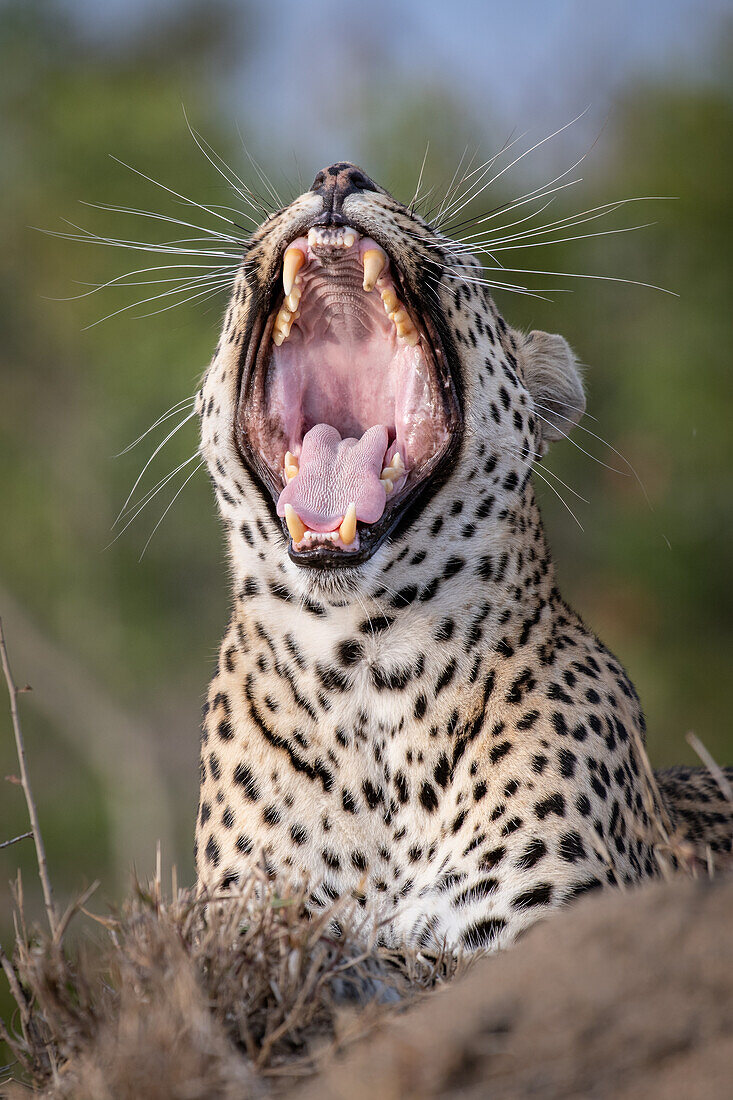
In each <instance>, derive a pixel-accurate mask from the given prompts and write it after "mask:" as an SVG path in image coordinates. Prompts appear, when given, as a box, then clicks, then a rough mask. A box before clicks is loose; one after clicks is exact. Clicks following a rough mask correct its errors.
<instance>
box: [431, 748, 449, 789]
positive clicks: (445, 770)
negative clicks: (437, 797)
mask: <svg viewBox="0 0 733 1100" xmlns="http://www.w3.org/2000/svg"><path fill="white" fill-rule="evenodd" d="M433 779H434V780H435V782H436V783H437V784H438V786H439V787H447V786H448V780H449V779H450V764H449V762H448V757H447V756H446V754H445V753H442V754H441V756H440V758H439V760H438V763H437V764H436V765H435V769H434V771H433Z"/></svg>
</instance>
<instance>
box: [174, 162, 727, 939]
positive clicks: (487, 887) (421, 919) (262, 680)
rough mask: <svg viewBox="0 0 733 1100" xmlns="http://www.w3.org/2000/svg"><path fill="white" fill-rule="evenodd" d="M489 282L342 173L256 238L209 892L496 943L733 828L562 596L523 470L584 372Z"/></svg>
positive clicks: (408, 210)
mask: <svg viewBox="0 0 733 1100" xmlns="http://www.w3.org/2000/svg"><path fill="white" fill-rule="evenodd" d="M483 270H484V269H483V268H482V265H481V262H480V260H479V258H478V257H477V256H476V255H473V254H467V251H466V248H465V247H459V245H458V243H457V242H456V241H455V240H453V239H452V238H451V237H450V236H449V235H448V234H447V233H443V232H441V231H440V229H439V228H436V226H435V225H433V224H431V222H430V221H429V220H428V219H427V217H423V216H422V215H421V214H419V213H417V212H416V210H415V207H414V204H413V205H410V206H408V205H405V204H403V203H402V202H400V201H398V200H397V199H396V198H394V197H393V196H392V195H391V194H390V193H389V192H388V191H387V190H385V189H384V188H383V187H381V186H380V185H378V184H377V183H375V182H374V181H373V180H372V179H371V178H370V177H369V176H368V175H367V174H366V173H365V172H364V171H363V170H362V169H361V168H359V167H358V166H356V165H355V164H352V163H350V162H346V161H343V162H338V163H335V164H332V165H331V166H329V167H327V168H325V169H324V170H323V171H321V172H319V173H318V175H317V176H316V178H315V180H314V182H313V185H312V186H311V188H310V189H309V190H308V191H305V192H304V193H303V194H301V195H299V197H297V198H295V199H294V200H293V201H292V202H290V203H289V204H288V205H286V206H283V207H282V208H280V209H277V210H275V211H273V212H272V213H269V214H268V215H267V217H266V218H265V220H264V221H263V222H262V224H261V225H258V227H257V228H256V230H255V231H254V232H253V234H252V236H251V238H250V239H249V241H248V243H247V245H246V248H245V249H244V251H243V256H242V261H241V264H240V265H239V267H238V270H237V273H236V279H235V282H234V285H233V287H232V292H231V297H230V300H229V302H228V306H227V308H226V312H225V316H224V319H223V323H222V328H221V334H220V338H219V341H218V344H217V347H216V350H215V352H214V355H213V358H212V360H211V363H210V366H209V367H208V369H207V370H206V372H205V375H204V377H203V380H202V382H201V385H200V389H199V390H198V392H197V396H196V406H195V407H196V412H197V413H198V416H199V419H200V428H201V443H200V451H201V455H202V458H203V459H204V461H205V463H206V465H207V468H208V472H209V475H210V479H211V482H212V485H213V491H214V494H215V496H216V501H217V504H218V509H219V512H220V517H221V522H222V524H223V529H224V534H225V540H226V543H227V547H228V560H229V568H230V571H231V617H230V621H229V625H228V627H227V629H226V632H225V634H224V638H223V641H222V643H221V647H220V651H219V656H218V661H217V664H216V670H215V672H214V675H213V678H212V680H211V683H210V687H209V690H208V693H207V696H206V702H205V704H204V716H203V723H202V735H201V755H200V801H199V806H198V814H197V824H196V866H197V877H198V884H199V888H200V889H201V891H203V892H205V893H206V894H207V895H208V896H209V897H212V898H213V897H216V898H220V899H221V898H225V897H230V896H233V894H234V893H236V891H237V890H241V889H242V888H243V887H244V884H245V883H246V882H247V881H248V880H250V879H251V876H253V875H255V874H256V873H257V874H262V873H264V874H265V875H266V876H267V877H268V878H269V879H271V880H273V881H275V882H283V883H287V884H289V885H290V886H293V884H295V885H297V886H298V888H301V889H304V890H306V891H307V892H308V899H309V905H310V906H311V908H312V909H313V910H314V911H318V910H325V909H327V908H328V907H329V906H332V905H336V904H339V903H340V902H341V901H344V903H346V902H348V903H349V904H350V905H353V906H354V907H355V910H356V911H357V912H358V913H360V914H362V915H363V918H364V922H365V923H364V927H366V926H367V924H369V927H370V928H371V929H372V932H371V933H370V935H372V936H376V937H377V942H379V943H381V944H384V945H386V946H387V947H392V948H395V949H398V950H405V949H408V948H409V949H416V950H421V951H427V950H429V949H436V948H437V947H439V948H440V949H443V950H444V949H445V948H446V947H447V948H450V949H454V950H457V951H461V952H466V953H475V952H477V951H487V952H492V951H496V950H499V949H501V948H504V947H506V946H507V945H508V944H510V943H511V942H512V941H514V940H515V939H516V937H517V936H518V935H519V934H520V933H522V932H523V931H524V930H525V929H526V928H528V927H529V926H530V925H531V924H532V923H534V922H535V921H537V920H538V919H539V918H540V917H543V916H545V915H547V914H548V913H549V912H551V911H553V910H555V909H557V908H558V907H561V906H564V905H566V904H568V903H569V902H571V901H572V900H573V899H575V898H577V897H579V896H580V895H582V894H585V893H586V892H588V891H591V890H595V889H598V888H601V887H603V888H605V887H609V886H616V887H621V888H623V887H624V886H630V885H633V884H636V883H640V882H642V881H643V880H646V879H653V878H656V877H659V875H660V874H661V873H662V871H663V869H664V868H665V867H667V869H669V867H670V866H671V865H675V864H676V862H678V861H679V859H680V858H681V857H680V856H679V850H680V843H682V844H683V845H684V844H687V845H698V847H699V846H702V847H703V849H704V851H706V852H707V853H708V856H709V855H710V854H711V853H721V854H724V853H729V852H730V851H731V841H732V838H733V804H731V802H730V801H729V800H728V799H727V798H726V796H725V791H724V790H723V789H721V786H722V787H723V788H724V787H725V784H726V783H727V782H729V780H730V778H731V776H732V775H733V769H728V770H727V771H725V773H721V775H720V776H718V778H717V779H716V778H715V777H714V776H713V775H712V774H711V773H710V772H708V771H706V770H705V769H694V768H678V769H671V770H667V771H661V772H657V773H656V774H655V773H654V772H653V771H652V769H651V766H650V763H649V759H648V756H647V753H646V748H645V720H644V715H643V713H642V708H641V704H640V701H639V698H638V696H637V693H636V690H635V688H634V686H633V684H632V682H631V680H630V679H629V676H628V675H627V673H626V671H625V669H624V668H623V666H622V665H621V663H620V662H619V661H618V660H617V659H616V657H615V656H614V655H613V654H612V653H611V652H610V651H609V650H608V649H607V648H606V647H605V646H604V645H603V643H602V642H601V641H599V639H598V638H597V637H596V636H595V634H594V633H593V632H592V631H591V630H590V629H589V628H588V627H587V626H586V625H585V623H584V622H583V620H582V619H581V618H580V616H579V615H578V614H577V613H576V612H575V611H574V610H572V609H571V608H570V607H569V606H568V604H567V603H566V602H565V601H564V600H563V598H562V596H561V594H560V592H559V591H558V587H557V583H556V577H555V570H554V564H553V560H552V557H551V554H550V550H549V547H548V543H547V539H546V537H545V533H544V529H543V523H542V518H541V515H540V511H539V507H538V503H537V498H536V493H535V482H534V476H533V475H534V472H535V470H536V467H538V466H539V464H541V462H542V460H543V458H544V456H545V455H546V453H547V450H548V448H549V446H550V445H551V444H552V443H553V442H555V441H557V440H560V439H562V438H565V437H567V436H568V435H569V434H570V432H571V431H572V429H573V428H575V426H576V425H577V424H578V423H579V421H580V419H581V417H582V416H583V414H584V412H585V394H584V387H583V381H582V377H581V370H580V367H579V365H578V361H577V359H576V356H575V354H574V352H573V351H572V350H571V348H570V345H569V344H568V342H567V341H566V339H565V338H564V337H562V336H560V335H556V334H550V333H546V332H540V331H531V332H529V333H523V332H520V331H519V330H518V329H513V328H512V327H510V325H508V324H507V322H506V321H505V320H504V318H503V317H502V315H501V313H500V312H499V310H498V308H497V306H496V304H495V302H494V299H493V297H492V294H491V288H490V287H487V286H486V280H485V279H484V278H482V272H483ZM680 838H681V840H680ZM676 852H677V854H675V853H676Z"/></svg>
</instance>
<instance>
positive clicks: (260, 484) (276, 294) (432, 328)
mask: <svg viewBox="0 0 733 1100" xmlns="http://www.w3.org/2000/svg"><path fill="white" fill-rule="evenodd" d="M322 224H323V223H322V222H320V223H319V221H318V219H311V220H310V221H309V222H308V223H307V224H302V223H301V225H300V226H298V227H296V228H295V229H290V231H289V233H288V236H287V238H286V239H284V240H283V241H282V244H281V247H280V249H279V250H278V254H277V258H276V261H275V264H274V271H273V272H272V273H271V275H270V277H269V279H268V278H266V279H264V280H262V281H259V282H255V285H254V286H253V288H252V289H253V291H254V293H253V295H252V302H253V308H252V311H251V313H250V318H251V320H250V323H249V331H248V332H247V336H246V339H245V342H244V347H243V353H242V357H241V360H240V374H239V380H238V387H237V389H238V402H237V412H236V415H235V422H234V437H235V442H236V446H237V449H238V452H239V454H240V456H241V457H242V459H243V461H244V463H245V465H246V466H247V468H248V469H249V470H250V472H251V473H252V474H253V475H254V482H255V484H256V486H257V488H258V490H259V491H260V493H261V495H262V497H263V499H264V501H265V502H266V504H267V506H268V508H269V510H270V512H271V514H272V516H273V519H274V520H275V521H276V522H277V523H279V525H280V527H281V529H282V531H283V534H284V535H285V537H286V539H287V548H288V555H289V557H290V559H291V561H293V562H294V563H295V564H297V565H299V566H302V567H303V568H306V569H315V570H334V571H341V572H343V571H347V570H349V569H353V568H356V567H358V566H361V565H363V564H364V563H365V562H367V561H368V560H369V559H370V558H371V557H372V556H373V555H374V554H375V553H376V551H377V550H378V549H379V547H380V546H382V544H383V543H384V542H385V541H386V540H387V539H388V538H390V537H392V536H396V535H397V534H399V533H401V532H402V531H403V530H405V529H406V528H407V527H409V525H410V523H411V522H413V520H414V519H415V518H416V517H417V515H418V514H419V513H420V511H422V509H423V508H424V506H425V504H426V503H427V502H428V500H429V499H430V498H431V496H432V495H433V493H434V492H435V491H436V490H437V489H438V488H439V487H440V485H441V484H442V483H443V481H444V480H445V475H446V473H447V471H448V469H449V468H450V467H451V466H452V462H453V459H454V458H455V455H456V453H457V451H458V450H459V448H460V445H461V442H462V437H463V427H464V423H463V411H462V406H461V402H460V399H459V392H458V386H457V381H456V380H457V378H458V377H459V376H458V372H457V371H456V370H455V369H454V362H455V359H456V357H455V351H454V349H453V348H452V346H451V345H450V344H449V341H448V340H447V339H445V338H444V337H442V336H441V330H442V332H443V333H445V332H446V325H445V323H444V320H443V318H442V316H440V315H439V313H438V311H436V310H435V306H434V305H433V306H428V304H427V303H426V302H424V301H422V300H421V295H420V294H419V292H418V291H415V290H414V289H413V288H412V287H411V286H410V285H409V283H408V280H407V279H406V278H405V276H404V273H403V270H402V268H401V267H400V265H399V262H398V261H397V260H396V259H395V256H394V253H393V249H392V248H391V246H390V242H389V241H386V240H385V239H384V234H381V233H379V231H378V228H377V227H371V226H370V227H369V229H366V228H365V227H364V226H363V225H360V224H359V219H358V218H352V217H349V223H348V224H349V226H351V227H352V228H353V229H355V230H356V231H357V232H358V233H359V234H360V235H361V236H362V237H371V238H372V239H373V240H375V241H376V242H377V243H378V244H379V245H380V247H381V248H382V249H383V250H384V252H385V253H386V255H387V258H388V261H389V267H390V277H391V279H392V280H393V282H394V285H395V286H396V288H397V290H398V296H399V299H400V301H402V302H403V303H404V304H405V306H406V307H407V308H408V310H409V313H410V317H411V320H412V322H413V324H414V326H415V327H416V328H417V330H418V332H419V335H420V340H421V345H422V346H424V347H425V348H427V349H428V352H429V355H430V358H431V362H432V367H431V369H432V370H434V372H435V375H436V379H437V387H436V392H437V394H439V395H440V397H441V398H442V409H441V416H442V418H443V420H442V423H443V425H444V427H445V429H446V431H447V443H446V444H445V445H444V446H442V447H441V448H440V449H438V450H437V452H436V453H434V454H433V455H432V456H431V457H430V458H429V459H428V460H427V461H426V462H424V463H423V464H422V465H421V466H420V468H419V476H418V477H417V479H416V480H415V481H414V482H413V481H412V479H410V478H408V479H407V483H406V484H405V485H404V487H403V488H402V489H401V490H400V491H399V493H398V495H397V498H396V499H395V500H394V501H393V502H388V504H387V507H386V508H385V511H384V513H383V514H382V516H381V518H380V519H378V520H377V521H376V522H374V523H362V522H360V523H359V529H358V540H357V541H358V549H355V550H346V549H341V548H338V547H335V546H333V545H324V544H321V545H318V546H314V547H313V548H310V549H305V548H301V549H296V548H295V547H294V545H293V541H292V539H291V537H290V532H289V531H288V528H287V525H286V523H285V520H284V519H282V518H281V517H280V516H279V515H278V513H277V500H278V498H279V496H280V493H281V491H282V488H283V486H282V482H281V480H280V479H279V477H278V473H277V471H276V470H275V469H274V468H273V466H272V465H271V464H270V463H269V462H267V461H265V460H264V458H263V456H262V454H261V453H260V450H259V449H258V448H256V447H255V446H254V445H253V441H252V438H251V435H250V430H249V427H248V421H249V419H250V418H249V417H246V416H245V414H246V413H248V412H249V410H250V409H252V408H253V407H262V408H264V407H266V404H265V393H266V388H267V380H268V365H269V364H268V361H269V357H270V354H271V347H270V343H271V339H272V331H273V325H274V322H275V317H276V314H277V308H279V305H281V304H282V299H283V294H282V284H281V279H280V273H281V271H282V263H283V257H284V254H285V252H286V251H287V250H288V248H289V247H290V246H291V243H292V242H293V241H294V240H296V239H297V237H298V236H299V235H300V234H302V233H306V234H307V233H308V231H309V230H310V229H311V228H314V227H316V228H321V227H322ZM263 284H264V285H263ZM276 307H277V308H276Z"/></svg>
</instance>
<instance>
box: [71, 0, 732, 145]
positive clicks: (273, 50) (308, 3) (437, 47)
mask: <svg viewBox="0 0 733 1100" xmlns="http://www.w3.org/2000/svg"><path fill="white" fill-rule="evenodd" d="M176 3H177V4H179V5H181V4H182V0H104V2H100V0H63V6H65V7H66V9H67V10H69V11H72V12H73V13H74V14H75V15H77V16H78V17H80V19H81V20H83V23H84V26H85V27H86V30H87V33H88V34H89V35H90V37H92V38H95V39H98V40H102V41H105V42H106V43H111V42H114V41H115V40H117V39H119V38H120V37H122V38H124V37H126V36H127V35H129V34H133V33H137V32H139V31H140V30H144V28H145V26H146V24H147V23H148V22H149V21H150V20H151V18H152V19H154V18H156V17H160V16H162V15H164V13H165V12H166V11H169V10H171V9H172V8H173V7H174V6H175V4H176ZM246 7H250V9H254V12H255V15H256V20H255V26H256V47H257V48H256V52H255V56H254V57H253V56H251V51H250V50H248V49H247V48H246V46H247V43H246V40H245V35H246V34H247V22H248V21H247V20H246V19H245V18H243V17H242V13H243V11H244V9H245V8H246ZM232 12H233V21H232V38H233V41H234V43H235V47H236V44H237V43H240V42H241V45H242V51H241V52H242V58H243V61H242V64H241V65H240V66H238V68H237V71H236V74H235V78H234V80H233V82H232V83H230V84H227V86H226V87H225V88H223V89H222V93H223V102H224V107H225V113H226V114H228V115H229V116H230V117H231V119H232V124H233V125H234V124H236V121H237V118H238V115H239V116H240V117H241V115H242V114H243V113H245V111H246V115H247V117H248V118H249V119H252V118H255V119H258V120H259V124H260V133H259V135H257V141H258V143H259V144H260V145H263V144H265V145H266V144H267V143H268V140H269V139H270V138H271V136H272V135H276V142H277V144H278V145H279V146H280V147H281V148H290V149H293V150H294V151H296V152H300V151H301V150H302V149H304V148H307V149H308V154H309V155H308V159H309V161H310V160H312V161H313V162H314V163H316V162H317V163H319V164H320V163H321V162H323V163H326V162H328V161H329V160H333V159H340V158H342V157H344V156H350V157H354V158H358V156H359V153H360V123H359V117H358V113H359V104H360V103H362V102H365V101H366V93H367V92H368V91H369V90H370V89H373V88H374V87H378V88H379V89H381V90H382V91H383V92H384V93H385V95H386V99H387V100H388V101H389V98H390V95H393V96H398V95H399V94H400V91H401V89H402V88H404V87H405V86H406V84H405V82H407V81H411V78H412V77H414V76H415V75H416V74H417V76H418V77H421V78H422V79H423V80H427V81H430V80H435V81H442V82H443V83H444V84H446V85H448V86H450V87H451V88H452V89H454V90H455V93H456V97H457V98H458V100H459V101H460V102H461V104H462V105H465V111H466V114H467V116H469V122H470V125H471V130H472V133H473V132H474V131H475V137H476V141H477V144H479V145H480V144H482V143H483V141H485V140H486V139H487V137H488V133H489V121H490V122H492V123H496V122H497V121H498V122H499V123H500V125H501V126H505V127H506V129H507V132H508V131H510V130H514V129H515V128H516V129H518V130H521V131H524V130H530V131H531V133H533V134H534V133H536V134H537V135H540V134H542V133H548V132H549V131H550V130H553V129H554V128H555V127H556V126H558V125H561V124H562V123H564V122H566V121H568V120H569V119H570V118H572V117H573V116H574V115H575V114H577V113H578V112H579V111H582V110H583V109H584V108H586V107H588V108H589V110H588V114H587V116H586V118H585V119H584V120H583V122H582V123H581V124H580V126H579V127H576V128H575V129H574V131H573V134H572V136H571V139H570V141H571V145H570V146H569V147H571V148H573V149H576V150H577V149H578V148H579V147H580V146H581V145H582V144H583V143H584V141H585V140H586V138H587V137H590V138H591V140H592V138H593V137H594V136H595V135H596V134H597V133H598V132H599V130H600V128H601V127H602V126H603V123H604V121H605V120H606V119H607V117H608V114H609V110H610V109H611V105H612V103H613V100H614V97H615V95H616V94H617V92H618V91H619V90H620V89H622V88H623V87H624V86H625V85H626V84H627V83H628V81H629V80H630V78H632V77H634V76H636V75H638V74H639V73H647V74H650V75H651V74H655V73H658V72H659V71H665V72H668V73H669V72H672V73H677V74H678V75H680V76H683V75H684V76H685V77H686V78H688V79H689V78H693V79H707V78H708V77H709V75H710V74H709V73H707V72H706V66H708V65H709V58H710V55H711V49H714V46H715V43H716V41H717V39H718V37H719V36H720V34H721V33H722V32H723V28H726V24H727V33H729V34H730V33H733V0H696V2H695V0H646V2H645V0H613V2H610V3H609V2H603V0H513V2H512V3H506V2H504V0H502V2H497V0H441V2H439V3H438V2H431V0H369V2H368V3H366V2H361V3H349V2H345V0H279V2H274V3H257V2H253V3H252V4H250V5H245V4H242V3H239V2H237V0H232ZM235 53H236V49H235ZM186 92H187V89H186V77H185V74H182V75H181V96H182V99H184V100H186V99H187V94H186ZM189 102H190V101H189ZM192 106H194V107H195V105H193V104H192ZM253 107H254V110H253V109H252V108H253ZM484 120H485V121H486V130H485V131H483V132H482V128H483V125H484ZM424 123H425V132H426V134H427V135H429V131H430V119H425V120H424ZM494 132H495V131H494ZM566 148H567V147H566ZM565 153H566V149H565V148H563V142H562V141H560V142H559V143H556V145H555V147H554V150H553V151H552V152H549V153H548V156H557V157H561V156H564V155H565Z"/></svg>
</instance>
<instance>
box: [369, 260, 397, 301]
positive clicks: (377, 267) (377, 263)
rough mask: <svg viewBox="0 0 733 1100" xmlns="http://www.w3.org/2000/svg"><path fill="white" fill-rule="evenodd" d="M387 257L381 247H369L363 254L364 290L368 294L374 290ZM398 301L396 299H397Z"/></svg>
mask: <svg viewBox="0 0 733 1100" xmlns="http://www.w3.org/2000/svg"><path fill="white" fill-rule="evenodd" d="M386 260H387V257H386V256H385V254H384V252H382V250H381V248H368V249H367V250H366V252H365V253H364V255H363V256H362V263H363V264H364V290H365V291H366V292H367V294H368V293H369V292H370V291H372V290H374V286H375V284H376V282H377V279H378V278H379V276H380V275H381V274H382V271H383V270H384V265H385V263H386ZM395 301H396V299H395Z"/></svg>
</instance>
